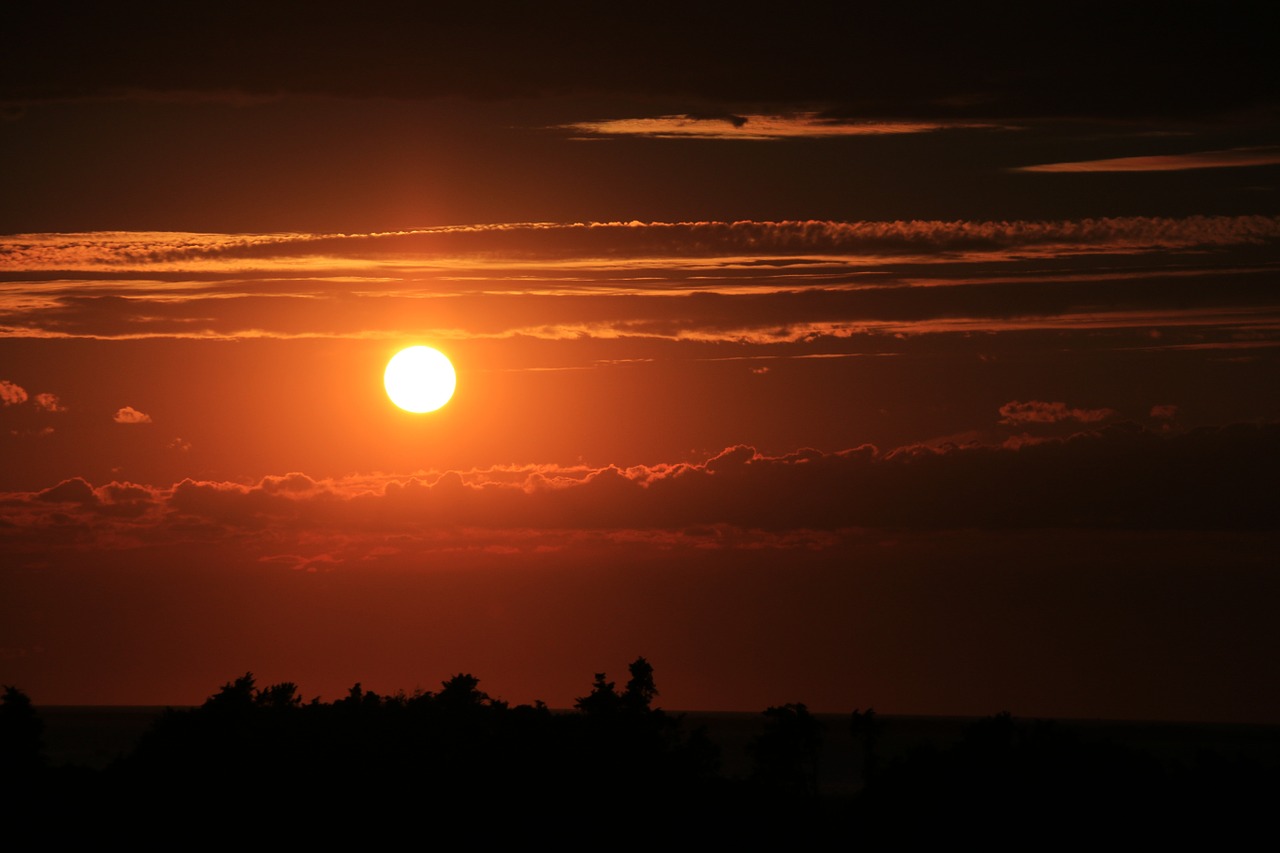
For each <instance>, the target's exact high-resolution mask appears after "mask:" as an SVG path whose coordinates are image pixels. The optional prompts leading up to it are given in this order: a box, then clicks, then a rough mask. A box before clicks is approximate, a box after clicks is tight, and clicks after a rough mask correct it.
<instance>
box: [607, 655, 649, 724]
mask: <svg viewBox="0 0 1280 853" xmlns="http://www.w3.org/2000/svg"><path fill="white" fill-rule="evenodd" d="M628 669H629V670H630V672H631V679H630V680H629V681H628V682H627V689H626V691H625V692H623V694H622V707H623V708H625V709H627V710H628V711H648V710H649V705H650V704H651V703H652V702H653V698H654V697H655V696H657V695H658V688H657V686H656V685H655V684H654V683H653V665H652V664H650V663H649V662H648V661H647V660H645V659H644V658H643V657H638V658H636V659H635V661H634V662H632V663H631V665H630V666H629V667H628ZM610 687H612V685H610Z"/></svg>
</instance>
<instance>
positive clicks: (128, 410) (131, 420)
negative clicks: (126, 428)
mask: <svg viewBox="0 0 1280 853" xmlns="http://www.w3.org/2000/svg"><path fill="white" fill-rule="evenodd" d="M112 420H114V421H115V422H116V423H118V424H149V423H151V415H148V414H144V413H143V412H139V411H138V410H137V409H135V408H134V407H133V406H125V407H124V408H122V409H118V410H117V411H116V414H115V417H114V418H112Z"/></svg>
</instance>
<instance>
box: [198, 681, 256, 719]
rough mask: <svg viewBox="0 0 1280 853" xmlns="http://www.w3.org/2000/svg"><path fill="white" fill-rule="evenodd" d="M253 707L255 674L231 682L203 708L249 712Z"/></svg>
mask: <svg viewBox="0 0 1280 853" xmlns="http://www.w3.org/2000/svg"><path fill="white" fill-rule="evenodd" d="M252 707H253V673H252V672H246V673H245V674H244V676H243V677H241V678H237V679H236V680H235V681H229V682H227V683H226V684H224V685H222V687H221V688H219V690H218V692H217V693H215V694H213V695H212V696H210V697H209V698H208V699H206V700H205V701H204V704H203V705H202V706H201V708H203V709H205V710H208V711H239V712H244V711H248V710H250V709H251V708H252Z"/></svg>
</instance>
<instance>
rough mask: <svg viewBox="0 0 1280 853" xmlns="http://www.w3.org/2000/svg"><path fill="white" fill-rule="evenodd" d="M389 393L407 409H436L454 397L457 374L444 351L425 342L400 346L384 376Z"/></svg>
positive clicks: (399, 404) (389, 395) (420, 411)
mask: <svg viewBox="0 0 1280 853" xmlns="http://www.w3.org/2000/svg"><path fill="white" fill-rule="evenodd" d="M382 381H383V384H384V385H385V386H386V388H387V396H388V397H390V398H391V402H393V403H395V404H396V405H397V406H399V407H400V408H402V409H404V410H405V411H406V412H415V413H419V414H421V413H423V412H434V411H435V410H436V409H439V408H440V407H441V406H443V405H444V404H445V403H448V402H449V400H450V398H452V397H453V391H454V389H455V388H456V387H457V384H458V377H457V374H456V373H454V370H453V364H451V363H450V362H449V359H448V358H447V357H446V356H445V354H444V353H442V352H440V351H439V350H437V349H432V348H431V347H424V346H413V347H408V348H406V349H402V350H400V352H398V353H396V354H395V355H394V356H393V357H392V358H391V360H390V361H389V362H387V370H386V372H385V373H384V374H383V377H382Z"/></svg>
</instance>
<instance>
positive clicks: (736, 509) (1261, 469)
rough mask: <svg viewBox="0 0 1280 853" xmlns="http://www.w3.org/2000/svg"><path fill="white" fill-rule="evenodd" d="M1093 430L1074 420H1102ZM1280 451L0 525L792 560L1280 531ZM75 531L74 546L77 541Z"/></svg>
mask: <svg viewBox="0 0 1280 853" xmlns="http://www.w3.org/2000/svg"><path fill="white" fill-rule="evenodd" d="M1027 405H1030V404H1023V408H1025V407H1026V406H1027ZM1040 406H1041V408H1045V407H1047V408H1045V410H1046V411H1049V410H1053V404H1040ZM1064 411H1066V410H1065V409H1064ZM1073 411H1080V410H1073ZM1085 415H1088V417H1085V416H1084V415H1081V416H1078V417H1076V419H1077V420H1080V419H1085V420H1087V419H1089V417H1092V414H1091V413H1087V412H1086V413H1085ZM1277 441H1280V426H1277V425H1274V424H1271V425H1237V426H1232V427H1226V428H1220V429H1202V430H1197V431H1192V432H1187V433H1170V432H1161V433H1155V432H1149V431H1146V430H1143V429H1141V428H1139V427H1136V426H1133V425H1130V424H1123V423H1122V424H1117V425H1115V426H1111V427H1106V428H1103V429H1101V430H1099V431H1095V432H1086V433H1079V434H1076V435H1073V436H1070V437H1068V438H1065V439H1044V440H1038V441H1025V440H1012V441H1010V442H1008V443H1007V444H1006V445H1005V446H1002V447H1001V446H977V445H973V446H962V447H957V446H952V445H943V446H940V447H924V446H917V447H907V448H902V449H899V450H896V451H893V452H891V453H882V452H880V451H877V450H876V449H875V448H874V447H870V446H866V447H860V448H856V449H851V450H845V451H840V452H835V453H831V452H822V451H817V450H800V451H797V452H794V453H790V454H786V455H782V456H766V455H762V454H760V453H758V452H757V451H756V450H754V449H753V448H751V447H746V446H737V447H731V448H727V449H725V450H724V451H723V452H722V453H720V454H718V455H717V456H715V457H713V458H711V459H708V460H706V461H705V462H699V463H676V464H667V465H652V466H638V467H633V468H627V469H620V468H616V467H612V466H609V467H604V468H586V467H579V468H565V467H562V466H523V467H514V468H508V469H486V470H480V471H467V472H461V471H450V472H445V473H440V474H430V475H422V476H418V477H412V478H388V477H381V478H377V477H371V478H362V479H361V478H350V479H346V480H338V481H333V480H328V481H316V480H314V479H312V478H310V477H308V476H306V475H304V474H299V473H294V474H289V475H287V476H282V477H267V478H265V479H263V480H262V481H260V482H259V483H257V484H256V485H253V486H246V485H239V484H235V483H225V482H197V481H193V480H184V481H183V482H181V483H178V484H176V485H174V486H172V487H167V488H155V487H145V486H139V485H135V484H120V483H112V484H109V485H106V486H103V487H101V488H97V489H94V488H93V487H92V486H91V485H90V484H89V483H87V482H85V481H84V480H83V479H80V478H76V479H72V480H67V481H65V482H63V483H60V484H59V485H57V486H54V487H52V488H49V489H46V490H44V491H42V492H39V493H35V494H29V493H27V494H24V493H11V494H9V495H8V496H7V498H6V499H5V502H4V512H3V514H4V516H5V517H6V518H7V519H8V520H9V521H10V522H11V526H9V527H8V529H7V532H6V534H5V535H6V538H8V539H9V540H10V545H11V546H12V547H14V548H15V549H17V550H19V551H27V550H29V549H30V548H32V547H35V548H39V547H42V546H48V545H51V544H53V541H59V542H64V543H65V542H75V543H90V542H92V543H94V547H103V546H104V545H109V544H110V543H111V542H117V543H120V542H135V543H136V542H140V541H158V540H163V541H173V540H178V541H200V540H209V541H212V540H223V539H225V538H227V537H230V538H231V539H236V538H240V537H248V539H249V540H252V541H258V545H257V546H255V547H257V548H261V547H263V546H265V545H269V546H271V547H275V548H279V547H281V546H282V543H283V542H286V541H297V542H301V541H311V542H312V543H313V545H314V544H315V543H316V542H319V541H323V540H334V539H340V540H342V541H343V542H344V543H345V544H344V545H343V546H342V547H343V549H345V550H346V551H348V552H351V549H355V551H354V552H353V553H359V552H360V551H361V549H363V550H364V551H365V552H366V553H365V555H364V556H363V557H361V558H362V559H367V558H368V552H370V549H375V550H376V548H378V547H387V546H389V545H392V546H393V547H391V550H392V551H397V550H399V549H401V548H402V547H408V548H409V549H410V550H415V549H422V548H426V549H427V550H431V549H433V548H437V547H441V543H448V544H449V547H457V546H458V543H460V542H464V541H467V540H473V541H486V540H488V539H490V538H492V535H493V534H492V533H487V534H476V533H474V531H478V530H489V531H497V530H506V531H507V532H508V533H507V535H511V534H512V532H513V531H514V532H515V533H516V534H518V535H517V536H516V538H518V539H525V540H537V539H538V538H539V537H540V536H543V535H546V536H553V537H554V536H560V535H563V532H564V531H572V530H582V531H598V532H603V533H607V535H609V536H618V535H619V531H646V530H647V531H651V533H649V534H646V536H648V537H652V535H654V532H657V531H665V533H662V534H661V535H662V536H673V537H677V538H681V537H687V536H688V535H698V534H696V533H695V532H696V531H704V533H703V534H701V535H707V534H708V533H710V534H711V538H709V539H707V540H706V544H707V545H708V546H709V547H722V546H724V545H726V544H732V542H733V541H735V540H733V539H728V540H726V539H724V534H723V531H725V530H740V531H751V530H756V531H761V532H769V531H771V532H772V533H770V534H769V535H770V536H772V537H774V544H775V545H778V544H779V542H782V544H784V545H785V544H786V542H790V545H789V546H788V547H813V546H815V545H816V546H818V547H821V538H820V537H819V538H818V539H816V540H815V539H813V538H812V537H801V538H800V539H791V540H785V541H783V540H777V539H776V537H777V536H784V539H785V534H786V532H787V531H797V530H808V531H812V532H814V533H816V532H818V531H824V530H825V531H830V532H833V533H834V532H838V531H842V530H848V529H853V528H876V529H902V530H906V529H911V530H940V529H973V528H978V529H992V530H1010V529H1042V528H1089V529H1131V530H1177V529H1181V530H1193V529H1198V530H1214V529H1216V530H1275V529H1277V526H1280V504H1277V501H1276V497H1275V492H1274V488H1273V486H1274V483H1275V482H1276V481H1277V477H1280V464H1277V455H1276V453H1275V451H1274V448H1275V446H1276V442H1277ZM69 530H75V531H77V533H76V535H75V536H74V537H71V538H67V536H66V534H67V531H69ZM467 531H472V532H467ZM558 531H559V533H558ZM609 531H612V533H608V532H609ZM715 531H722V532H720V533H715ZM51 537H52V539H51ZM211 537H212V539H211ZM624 538H625V537H624ZM749 541H757V540H749ZM397 542H399V544H394V543H397ZM410 543H412V544H410ZM348 556H349V554H348Z"/></svg>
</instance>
